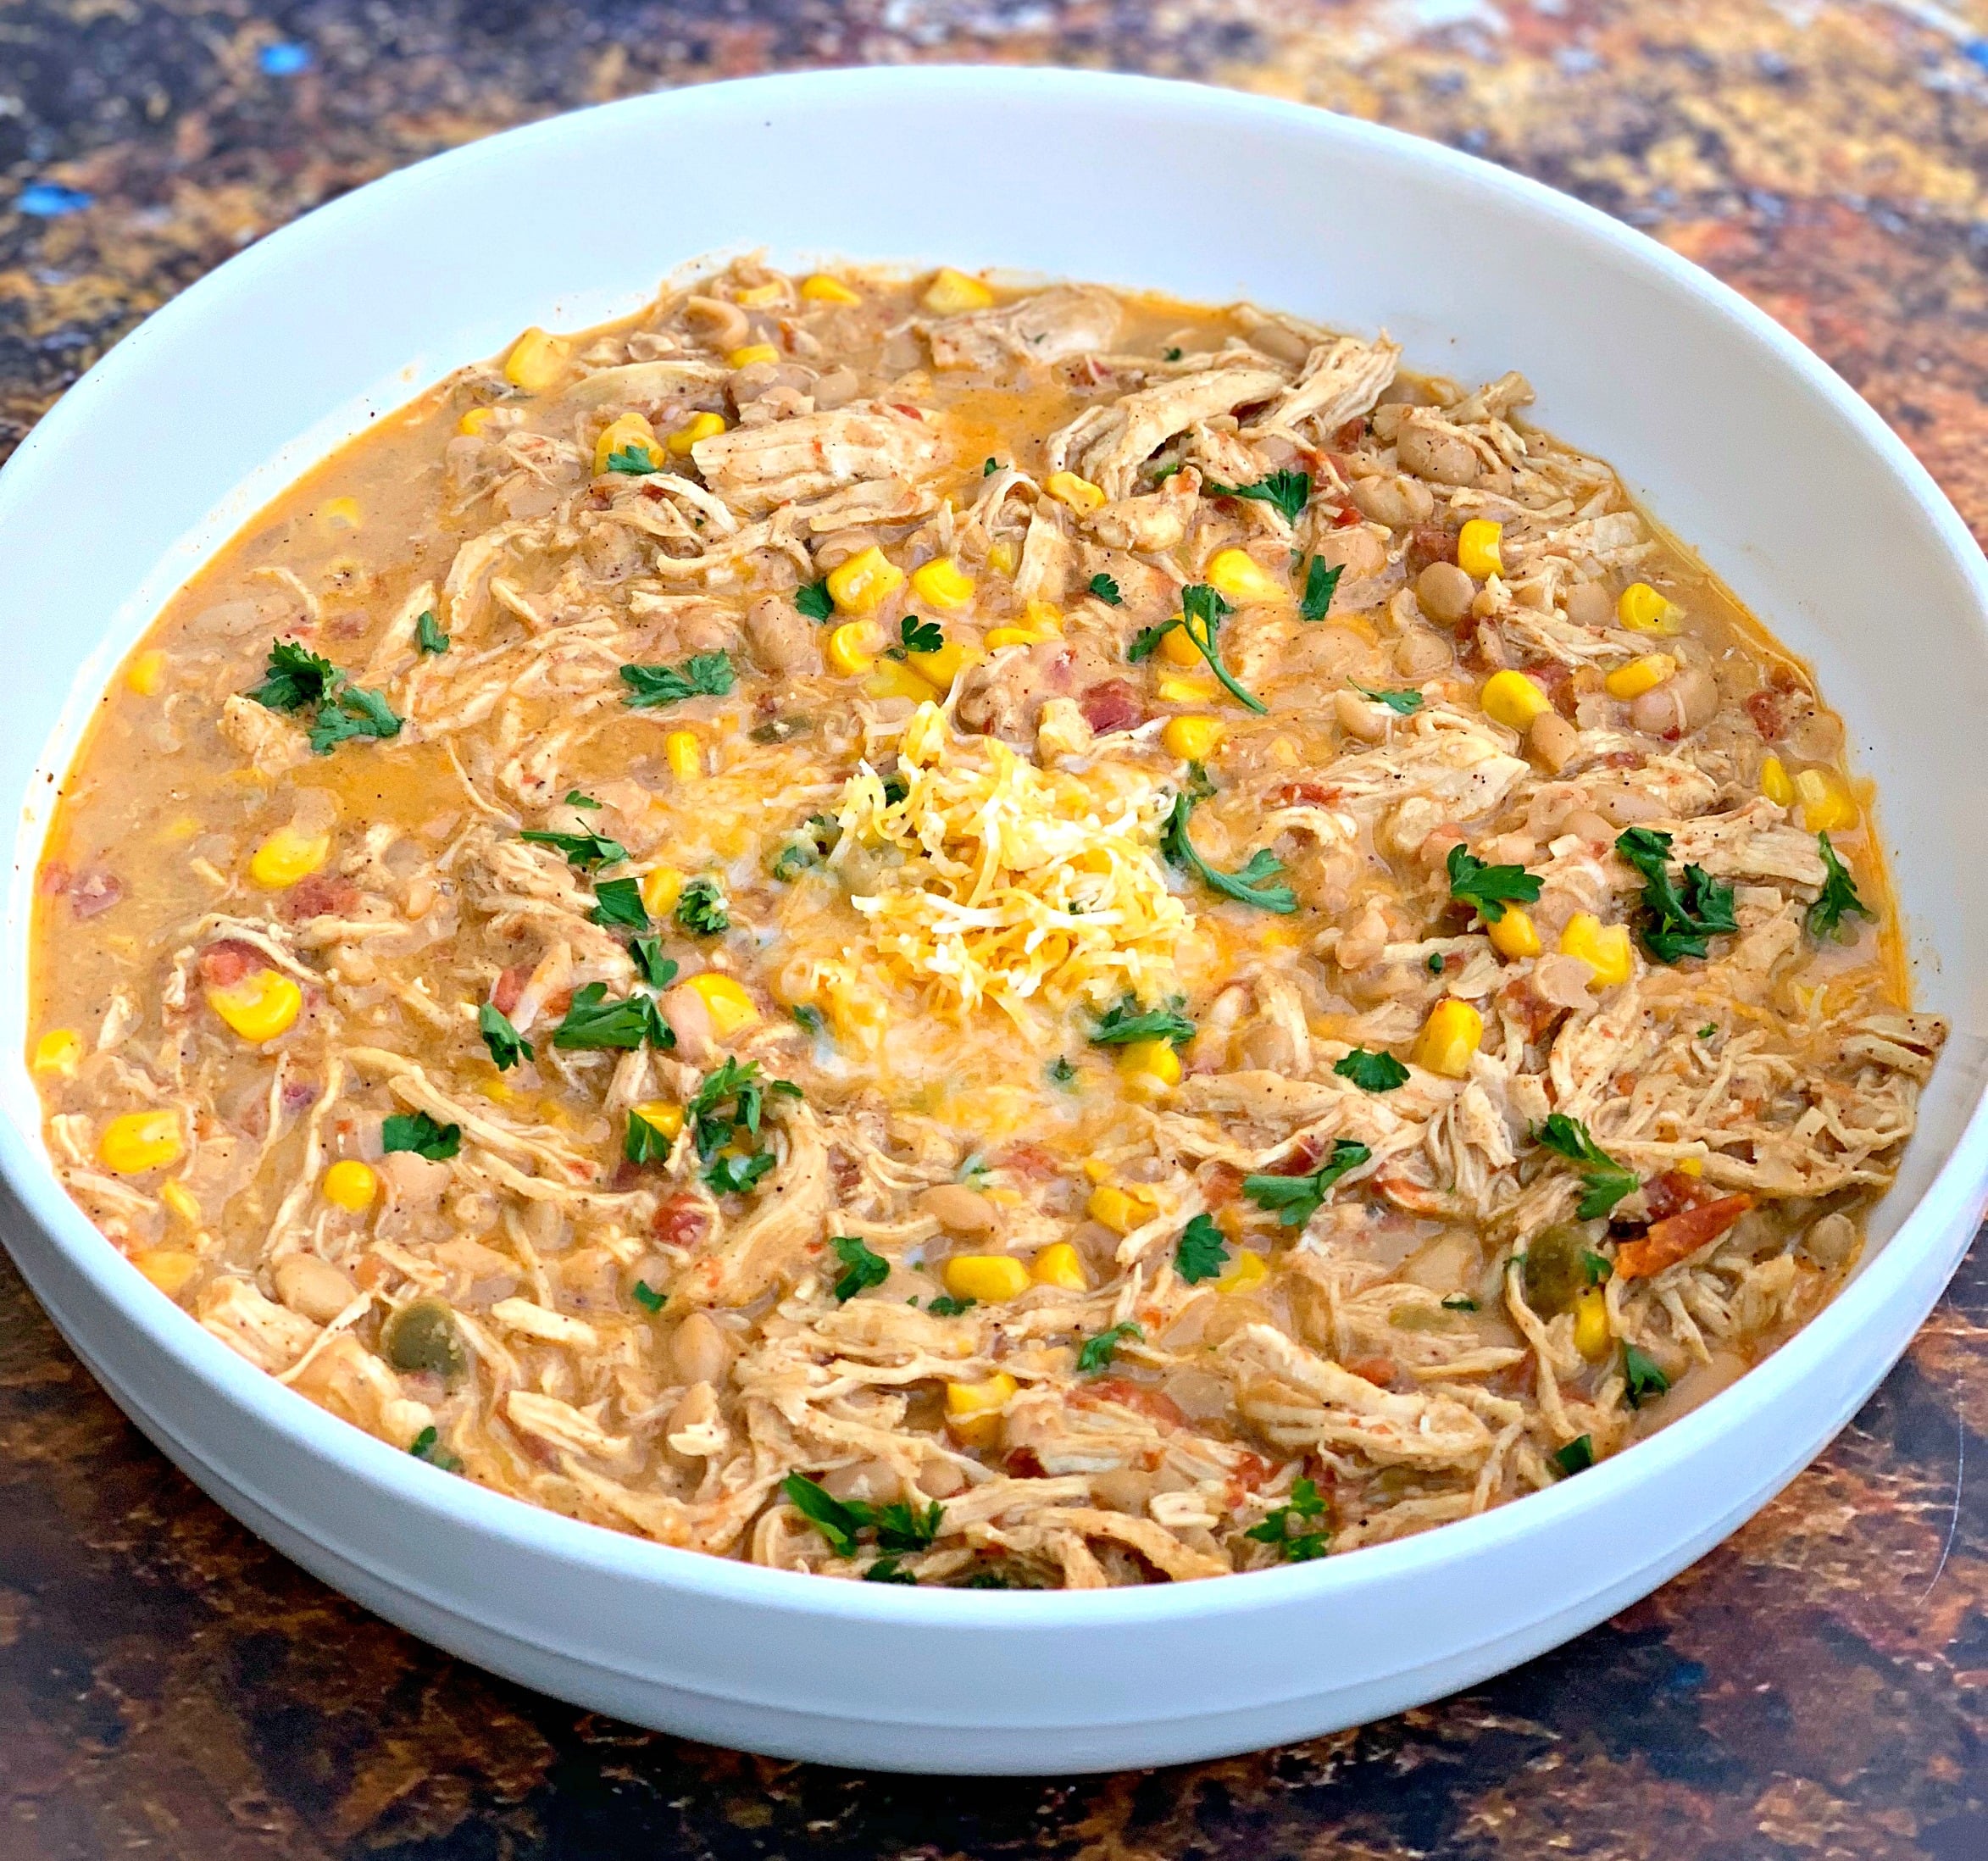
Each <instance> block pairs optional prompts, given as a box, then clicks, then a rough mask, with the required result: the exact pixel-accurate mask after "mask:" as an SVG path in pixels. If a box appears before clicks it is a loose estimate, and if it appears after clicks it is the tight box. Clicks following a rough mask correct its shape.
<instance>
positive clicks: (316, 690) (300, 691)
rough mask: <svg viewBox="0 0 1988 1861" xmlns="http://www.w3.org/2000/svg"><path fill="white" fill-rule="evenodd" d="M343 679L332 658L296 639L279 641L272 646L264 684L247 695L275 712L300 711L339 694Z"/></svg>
mask: <svg viewBox="0 0 1988 1861" xmlns="http://www.w3.org/2000/svg"><path fill="white" fill-rule="evenodd" d="M343 676H344V675H343V674H342V673H341V672H340V671H339V669H338V668H337V667H336V666H335V665H334V664H332V663H331V662H330V660H329V659H323V658H319V657H318V655H317V654H316V653H313V652H312V651H311V650H310V649H309V648H308V647H303V646H299V645H298V644H297V642H296V641H294V640H277V641H275V642H272V643H271V645H270V647H269V665H268V667H267V669H266V671H265V675H264V679H263V682H262V683H261V684H260V685H258V686H255V687H254V689H253V690H252V691H251V692H249V694H248V695H249V697H252V698H253V699H254V700H255V702H256V703H258V704H261V705H265V706H267V707H268V708H269V709H270V710H272V711H298V710H302V709H303V707H304V706H305V705H307V704H315V703H318V702H319V699H321V698H323V697H325V694H326V693H327V692H334V691H336V689H337V687H338V681H340V679H341V678H342V677H343Z"/></svg>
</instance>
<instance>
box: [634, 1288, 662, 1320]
mask: <svg viewBox="0 0 1988 1861" xmlns="http://www.w3.org/2000/svg"><path fill="white" fill-rule="evenodd" d="M629 1292H630V1294H631V1295H632V1296H633V1297H634V1299H635V1303H636V1304H637V1305H639V1306H641V1308H642V1309H643V1311H645V1312H660V1311H661V1310H662V1309H663V1306H664V1297H663V1295H662V1294H661V1293H660V1292H658V1291H657V1290H656V1289H655V1287H654V1286H651V1285H650V1284H649V1282H648V1281H647V1280H636V1282H635V1284H634V1285H633V1286H630V1288H629Z"/></svg>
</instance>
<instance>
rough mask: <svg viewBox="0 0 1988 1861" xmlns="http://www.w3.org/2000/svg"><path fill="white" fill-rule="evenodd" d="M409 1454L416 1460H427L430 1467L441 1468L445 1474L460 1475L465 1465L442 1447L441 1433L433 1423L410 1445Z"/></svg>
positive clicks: (415, 1437) (409, 1443)
mask: <svg viewBox="0 0 1988 1861" xmlns="http://www.w3.org/2000/svg"><path fill="white" fill-rule="evenodd" d="M408 1453H410V1454H412V1455H413V1456H414V1458H415V1459H416V1460H425V1461H426V1462H427V1463H428V1464H429V1465H430V1467H439V1468H440V1469H441V1470H442V1472H444V1473H452V1474H453V1473H460V1472H461V1471H462V1468H463V1463H462V1462H461V1460H460V1459H458V1458H457V1457H456V1456H455V1455H454V1454H452V1453H450V1452H449V1451H448V1449H447V1448H446V1447H443V1446H442V1445H441V1431H440V1430H438V1429H437V1428H436V1425H435V1424H434V1423H433V1422H430V1423H429V1425H427V1426H426V1427H425V1428H424V1429H423V1430H421V1432H420V1433H419V1434H418V1435H416V1436H414V1439H413V1440H412V1441H410V1442H408Z"/></svg>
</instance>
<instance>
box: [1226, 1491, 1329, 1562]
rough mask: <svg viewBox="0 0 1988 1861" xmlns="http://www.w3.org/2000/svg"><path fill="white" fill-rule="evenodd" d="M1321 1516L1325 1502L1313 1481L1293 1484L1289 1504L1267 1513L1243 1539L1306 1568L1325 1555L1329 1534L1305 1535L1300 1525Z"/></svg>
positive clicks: (1305, 1531)
mask: <svg viewBox="0 0 1988 1861" xmlns="http://www.w3.org/2000/svg"><path fill="white" fill-rule="evenodd" d="M1324 1516H1325V1501H1324V1497H1322V1496H1321V1495H1320V1493H1319V1487H1318V1483H1317V1481H1315V1480H1304V1479H1299V1480H1292V1481H1291V1500H1290V1503H1288V1504H1286V1505H1281V1506H1279V1507H1278V1508H1276V1509H1275V1510H1274V1511H1273V1512H1269V1513H1267V1514H1265V1515H1264V1517H1263V1522H1262V1523H1261V1524H1260V1525H1252V1526H1251V1527H1250V1528H1249V1530H1247V1531H1246V1532H1244V1533H1243V1536H1244V1537H1246V1538H1249V1539H1252V1540H1254V1542H1257V1543H1258V1544H1267V1545H1271V1546H1274V1547H1275V1549H1276V1551H1277V1553H1278V1555H1279V1556H1280V1557H1281V1558H1284V1559H1285V1561H1286V1563H1289V1564H1308V1563H1309V1562H1310V1561H1311V1560H1312V1559H1313V1558H1322V1557H1324V1555H1325V1553H1326V1552H1327V1551H1328V1550H1329V1549H1330V1547H1331V1544H1332V1534H1331V1533H1330V1531H1327V1530H1322V1529H1321V1530H1313V1531H1307V1530H1305V1529H1304V1521H1305V1520H1307V1519H1322V1518H1324Z"/></svg>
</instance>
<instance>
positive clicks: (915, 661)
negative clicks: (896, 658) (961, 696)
mask: <svg viewBox="0 0 1988 1861" xmlns="http://www.w3.org/2000/svg"><path fill="white" fill-rule="evenodd" d="M979 658H980V653H977V652H976V651H975V649H974V648H973V647H969V646H968V645H967V644H966V643H965V642H963V641H960V640H947V642H945V643H944V644H943V645H941V647H939V649H938V651H937V652H936V653H907V654H906V655H905V657H904V663H905V664H907V665H908V666H909V667H910V668H911V669H912V670H913V672H915V673H917V674H918V675H919V677H920V678H921V679H923V680H924V681H925V683H926V684H928V685H929V686H931V687H932V689H933V690H934V691H936V692H940V693H941V694H943V693H945V692H950V691H951V690H952V681H954V680H955V679H957V678H958V676H959V675H960V674H961V673H962V672H963V671H965V670H966V669H967V668H968V667H969V665H972V664H975V662H976V661H977V660H978V659H979Z"/></svg>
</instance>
